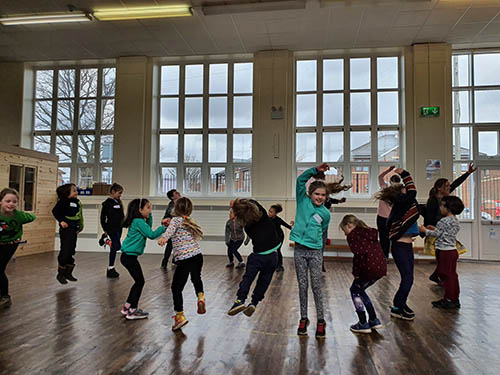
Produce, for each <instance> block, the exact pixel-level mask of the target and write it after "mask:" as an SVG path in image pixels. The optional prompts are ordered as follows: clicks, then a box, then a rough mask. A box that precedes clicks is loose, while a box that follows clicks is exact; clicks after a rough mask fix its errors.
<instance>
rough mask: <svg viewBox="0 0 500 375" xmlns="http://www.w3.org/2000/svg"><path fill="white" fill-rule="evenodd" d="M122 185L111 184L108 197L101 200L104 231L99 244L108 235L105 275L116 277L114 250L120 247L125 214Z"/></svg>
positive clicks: (102, 243)
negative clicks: (107, 257)
mask: <svg viewBox="0 0 500 375" xmlns="http://www.w3.org/2000/svg"><path fill="white" fill-rule="evenodd" d="M122 194H123V187H122V186H121V185H119V184H116V183H115V184H113V185H111V188H110V190H109V198H108V199H106V200H105V201H104V202H102V209H101V226H102V230H103V231H104V233H103V235H102V237H101V239H100V240H99V244H100V245H101V246H103V245H105V244H106V242H105V239H106V237H109V240H110V243H109V244H108V245H109V264H108V269H107V271H106V277H108V278H111V279H112V278H116V277H118V276H120V274H119V273H118V272H116V270H115V259H116V252H117V251H119V250H120V249H121V247H122V246H121V237H122V227H123V219H124V217H125V214H124V212H123V204H122V200H121V198H122Z"/></svg>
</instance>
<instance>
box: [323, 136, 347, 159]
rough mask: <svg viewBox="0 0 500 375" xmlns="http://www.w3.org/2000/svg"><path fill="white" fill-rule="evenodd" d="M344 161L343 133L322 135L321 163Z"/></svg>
mask: <svg viewBox="0 0 500 375" xmlns="http://www.w3.org/2000/svg"><path fill="white" fill-rule="evenodd" d="M342 161H344V133H343V132H335V133H330V132H328V133H323V162H333V163H335V162H342Z"/></svg>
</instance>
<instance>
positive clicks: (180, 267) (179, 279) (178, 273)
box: [172, 254, 203, 312]
mask: <svg viewBox="0 0 500 375" xmlns="http://www.w3.org/2000/svg"><path fill="white" fill-rule="evenodd" d="M176 264H177V267H176V268H175V272H174V277H173V279H172V295H173V297H174V310H175V311H176V312H180V311H184V307H183V299H182V291H183V289H184V287H185V286H186V283H187V280H188V277H189V275H190V274H191V282H192V283H193V286H194V291H195V293H196V295H198V293H203V282H202V281H201V268H202V267H203V255H201V254H198V255H195V256H194V257H191V258H187V259H183V260H178V261H176Z"/></svg>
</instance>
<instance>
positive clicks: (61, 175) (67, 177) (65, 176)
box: [57, 167, 71, 186]
mask: <svg viewBox="0 0 500 375" xmlns="http://www.w3.org/2000/svg"><path fill="white" fill-rule="evenodd" d="M70 182H71V168H69V167H59V169H58V170H57V186H60V185H63V184H69V183H70Z"/></svg>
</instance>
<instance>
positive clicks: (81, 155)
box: [77, 135, 95, 163]
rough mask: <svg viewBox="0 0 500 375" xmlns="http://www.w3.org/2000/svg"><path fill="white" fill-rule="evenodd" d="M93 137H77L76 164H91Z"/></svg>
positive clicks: (92, 159)
mask: <svg viewBox="0 0 500 375" xmlns="http://www.w3.org/2000/svg"><path fill="white" fill-rule="evenodd" d="M94 146H95V136H93V135H79V136H78V160H77V162H78V163H93V162H94V157H95V148H94Z"/></svg>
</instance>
